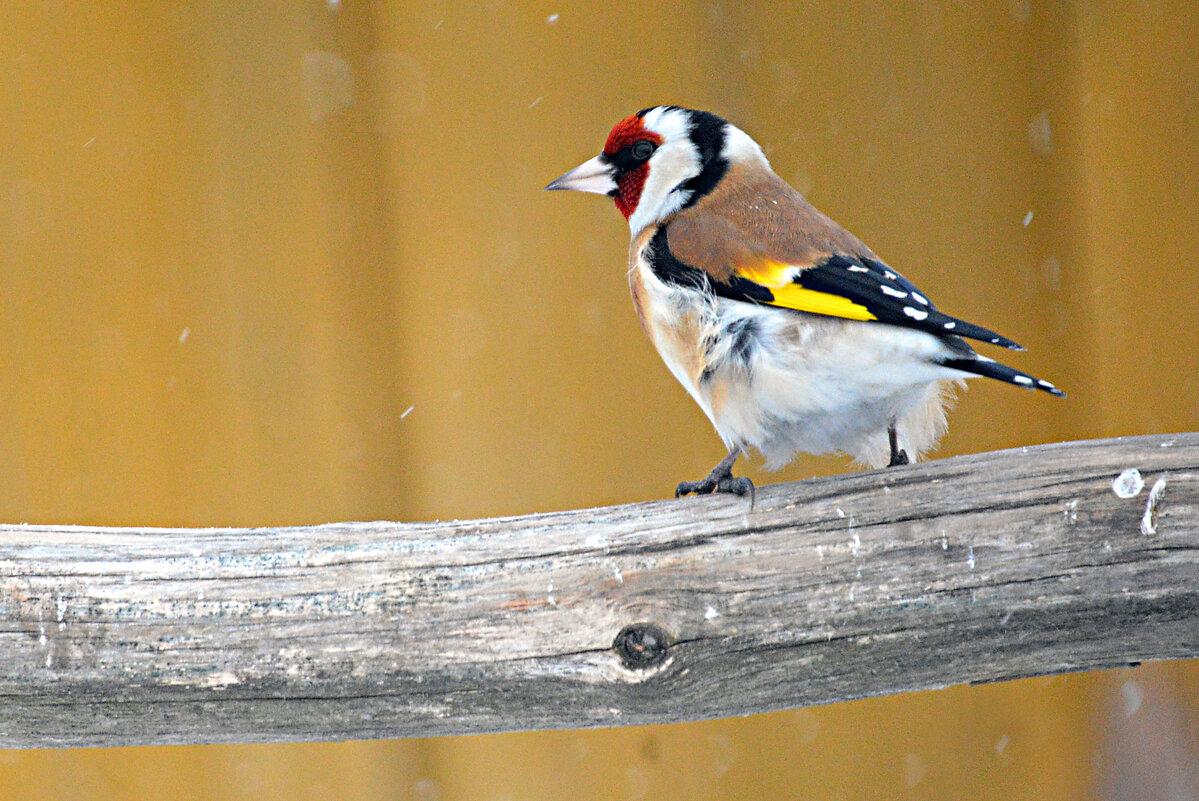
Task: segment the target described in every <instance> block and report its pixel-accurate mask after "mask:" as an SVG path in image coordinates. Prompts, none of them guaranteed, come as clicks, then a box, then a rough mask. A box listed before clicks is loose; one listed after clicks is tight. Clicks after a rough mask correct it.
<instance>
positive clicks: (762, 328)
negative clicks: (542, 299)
mask: <svg viewBox="0 0 1199 801" xmlns="http://www.w3.org/2000/svg"><path fill="white" fill-rule="evenodd" d="M634 271H635V273H636V275H631V276H630V277H631V278H633V279H634V282H635V283H640V285H641V292H642V293H643V297H642V298H641V299H640V300H639V306H640V308H641V313H642V316H643V319H644V321H645V325H646V329H647V332H648V333H649V335H650V338H651V340H652V341H653V343H654V346H655V347H656V348H657V350H658V353H659V354H661V356H662V359H663V361H665V362H666V365H667V367H668V368H669V369H670V371H671V373H673V374H674V376H675V378H677V379H678V380H679V382H680V383H681V384H682V385H683V386H684V387H685V388H686V389H687V391H688V392H689V393H690V394H691V396H692V397H693V398H694V399H695V401H696V402H697V403H698V404H699V405H700V407H701V408H702V409H703V410H704V412H705V413H706V414H707V415H708V418H709V419H710V420H711V421H712V424H713V425H714V426H715V428H716V431H717V433H719V434H720V436H721V438H722V439H723V440H724V442H725V444H726V445H727V446H729V447H732V446H734V445H740V446H742V447H743V448H754V449H757V450H758V451H760V452H761V453H762V454H763V455H764V456H765V457H766V460H767V467H769V468H772V469H774V468H778V467H781V466H782V465H784V464H786V463H787V462H788V461H790V460H791V459H792V458H793V457H794V456H795V455H796V454H798V453H817V454H822V453H848V454H850V455H852V456H854V457H855V458H857V459H858V460H859V461H861V462H863V463H865V464H869V465H872V466H878V465H880V464H886V462H887V459H888V457H889V455H890V449H889V446H888V443H887V433H886V431H887V427H888V425H890V424H891V423H893V422H894V423H896V424H897V428H898V432H899V444H900V447H901V448H904V449H905V450H907V451H908V454H909V455H910V456H911V457H913V458H916V457H917V455H918V454H919V453H920V452H922V451H925V450H927V449H929V448H930V447H932V446H933V445H935V443H936V441H937V440H938V439H939V438H940V436H941V435H942V434H943V433H944V429H945V417H944V413H943V397H942V396H943V394H944V393H945V390H946V389H947V388H948V387H947V382H945V381H944V379H948V378H951V377H952V375H953V374H951V373H950V372H949V371H948V370H946V369H945V368H943V367H940V366H938V365H936V364H933V363H932V362H931V361H930V358H931V357H933V356H935V355H937V354H938V353H941V352H943V351H944V350H945V346H944V345H943V344H942V343H941V341H940V340H938V339H937V338H936V337H934V336H932V335H930V334H926V333H923V332H919V331H912V330H908V329H902V328H897V327H894V326H886V325H880V324H876V323H859V322H854V321H848V320H841V319H836V318H830V317H822V316H818V315H809V314H802V313H797V312H792V311H788V310H784V309H777V308H773V307H768V306H758V305H755V304H752V303H744V302H740V301H730V300H724V299H720V298H716V299H711V298H710V297H708V296H705V295H704V294H702V293H700V292H697V291H693V290H689V289H680V288H678V287H674V286H669V285H666V284H664V283H662V282H661V281H659V280H658V279H657V278H656V277H655V276H654V275H653V273H652V272H651V271H650V270H649V268H648V267H647V266H646V265H644V263H640V262H639V263H638V264H637V265H636V266H635V267H634ZM637 295H638V289H637V287H636V286H635V287H634V297H637Z"/></svg>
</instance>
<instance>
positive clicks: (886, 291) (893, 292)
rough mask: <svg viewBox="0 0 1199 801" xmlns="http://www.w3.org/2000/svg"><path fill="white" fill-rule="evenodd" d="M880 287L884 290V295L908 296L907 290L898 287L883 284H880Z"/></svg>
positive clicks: (894, 296)
mask: <svg viewBox="0 0 1199 801" xmlns="http://www.w3.org/2000/svg"><path fill="white" fill-rule="evenodd" d="M879 289H881V290H882V291H883V294H884V295H890V296H891V297H893V298H906V297H907V296H908V293H907V292H901V291H899V290H898V289H892V288H891V287H889V286H881V285H880V286H879Z"/></svg>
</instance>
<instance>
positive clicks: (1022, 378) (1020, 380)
mask: <svg viewBox="0 0 1199 801" xmlns="http://www.w3.org/2000/svg"><path fill="white" fill-rule="evenodd" d="M1012 380H1013V381H1015V382H1016V383H1017V384H1024V385H1026V386H1032V379H1031V378H1029V377H1028V376H1026V375H1017V376H1012Z"/></svg>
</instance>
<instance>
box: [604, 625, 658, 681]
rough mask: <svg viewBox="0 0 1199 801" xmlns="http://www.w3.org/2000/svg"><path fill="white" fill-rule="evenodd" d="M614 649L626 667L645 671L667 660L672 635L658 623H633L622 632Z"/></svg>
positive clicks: (615, 641)
mask: <svg viewBox="0 0 1199 801" xmlns="http://www.w3.org/2000/svg"><path fill="white" fill-rule="evenodd" d="M612 647H613V648H614V649H616V653H617V654H618V655H619V656H620V661H621V662H623V663H624V666H625V667H627V668H632V669H634V670H645V669H646V668H651V667H654V666H655V665H660V664H662V662H664V661H665V660H666V650H667V649H668V648H669V647H670V635H669V634H667V633H666V630H665V629H663V628H662V627H661V626H659V625H657V624H656V623H633V624H632V625H629V626H625V627H624V628H623V629H621V630H620V633H619V634H617V635H616V639H615V640H613V641H612Z"/></svg>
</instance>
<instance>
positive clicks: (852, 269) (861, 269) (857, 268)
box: [846, 264, 870, 273]
mask: <svg viewBox="0 0 1199 801" xmlns="http://www.w3.org/2000/svg"><path fill="white" fill-rule="evenodd" d="M846 269H848V270H849V271H850V272H851V273H868V272H870V270H868V269H866V268H865V267H863V266H862V265H860V264H851V265H849V267H848V268H846Z"/></svg>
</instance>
